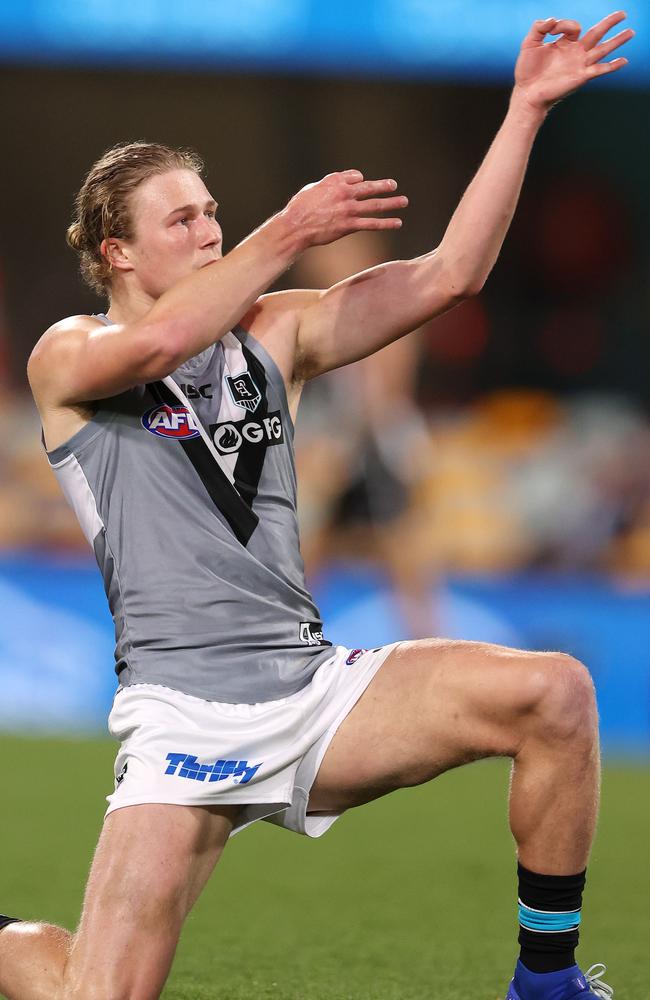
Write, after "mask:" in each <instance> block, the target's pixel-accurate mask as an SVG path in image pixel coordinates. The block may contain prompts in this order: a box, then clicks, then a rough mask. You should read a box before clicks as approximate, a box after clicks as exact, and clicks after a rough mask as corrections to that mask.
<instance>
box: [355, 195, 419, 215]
mask: <svg viewBox="0 0 650 1000" xmlns="http://www.w3.org/2000/svg"><path fill="white" fill-rule="evenodd" d="M408 203H409V200H408V198H407V197H406V196H405V195H403V194H401V195H399V196H398V197H396V198H366V200H365V201H360V202H359V203H358V205H357V211H358V212H359V214H363V215H371V214H372V215H374V213H375V212H395V211H399V209H401V208H406V207H407V205H408Z"/></svg>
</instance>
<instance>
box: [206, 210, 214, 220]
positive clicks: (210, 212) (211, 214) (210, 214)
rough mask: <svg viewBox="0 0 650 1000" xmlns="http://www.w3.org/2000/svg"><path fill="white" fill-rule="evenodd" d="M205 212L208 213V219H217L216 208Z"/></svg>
mask: <svg viewBox="0 0 650 1000" xmlns="http://www.w3.org/2000/svg"><path fill="white" fill-rule="evenodd" d="M205 214H206V215H207V217H208V219H216V217H217V213H216V212H215V210H214V209H209V210H208V211H207V212H206V213H205Z"/></svg>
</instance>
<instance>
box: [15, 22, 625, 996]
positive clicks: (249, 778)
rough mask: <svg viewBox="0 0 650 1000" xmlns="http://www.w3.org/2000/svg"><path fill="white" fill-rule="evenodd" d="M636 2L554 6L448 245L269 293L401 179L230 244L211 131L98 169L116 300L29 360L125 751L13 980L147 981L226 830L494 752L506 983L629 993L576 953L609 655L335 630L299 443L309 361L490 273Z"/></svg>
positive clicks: (126, 984)
mask: <svg viewBox="0 0 650 1000" xmlns="http://www.w3.org/2000/svg"><path fill="white" fill-rule="evenodd" d="M623 19H624V14H622V13H617V14H612V15H610V16H609V17H607V18H605V19H604V20H603V21H601V22H600V23H599V24H598V25H596V26H595V27H594V28H592V29H591V30H590V31H588V32H586V34H584V35H583V36H582V37H580V31H581V29H580V27H579V25H578V24H576V23H575V22H574V21H567V20H560V21H558V20H556V19H553V18H550V19H547V20H546V21H539V22H536V23H535V24H534V25H533V27H532V29H531V31H530V33H529V34H528V36H527V37H526V39H525V40H524V43H523V46H522V51H521V54H520V56H519V59H518V62H517V66H516V74H515V76H516V84H515V87H514V90H513V94H512V98H511V102H510V107H509V110H508V113H507V115H506V118H505V121H504V123H503V125H502V127H501V129H500V130H499V133H498V135H497V136H496V138H495V140H494V143H493V145H492V147H491V149H490V150H489V152H488V154H487V156H486V158H485V160H484V162H483V164H482V166H481V168H480V169H479V171H478V173H477V175H476V177H475V178H474V180H473V182H472V184H471V185H470V187H469V188H468V190H467V192H466V194H465V195H464V197H463V199H462V201H461V203H460V205H459V206H458V209H457V210H456V212H455V213H454V216H453V218H452V220H451V222H450V224H449V227H448V229H447V231H446V233H445V236H444V238H443V240H442V242H441V244H440V246H439V247H438V248H437V249H436V250H434V251H432V252H431V253H429V254H426V255H425V256H423V257H420V258H417V259H414V260H409V261H396V262H392V263H389V264H385V265H381V266H379V267H376V268H373V269H371V270H369V271H367V272H364V273H363V274H360V275H356V276H355V277H353V278H350V279H348V280H346V281H343V282H341V283H340V284H338V285H335V286H334V287H332V288H330V289H329V290H327V291H325V292H311V291H310V292H305V291H295V292H286V293H281V294H277V295H268V296H264V295H262V293H263V292H264V290H265V289H266V288H267V287H268V286H269V285H270V284H271V283H272V282H273V281H274V279H275V278H277V276H278V275H279V274H280V273H281V272H282V271H283V270H284V269H285V268H286V267H288V266H289V265H290V264H291V262H292V261H293V260H294V259H295V258H296V256H297V255H298V254H299V253H300V252H301V251H302V250H303V249H305V248H306V247H307V246H311V245H314V244H317V243H325V242H331V241H333V240H335V239H338V238H339V237H340V236H342V235H344V234H347V233H350V232H354V231H357V230H360V229H366V228H373V229H381V228H393V227H396V226H397V225H399V220H398V219H396V218H394V217H392V216H390V215H388V213H391V212H394V211H395V210H398V209H401V208H403V207H404V206H405V205H406V199H405V198H403V197H401V196H399V195H397V194H395V188H396V185H395V183H394V182H393V181H390V180H383V181H365V180H364V179H363V177H362V176H361V174H359V173H358V172H357V171H354V170H348V171H345V172H343V173H340V174H332V175H330V176H328V177H326V178H324V180H322V181H320V182H318V183H317V184H314V185H310V186H308V187H307V188H304V189H303V190H302V191H300V192H299V193H298V194H297V195H296V196H295V197H294V198H293V199H292V200H291V201H290V202H289V204H288V205H287V207H286V208H285V209H284V210H283V211H282V212H280V213H279V214H278V215H276V216H274V217H273V218H272V219H270V220H269V221H268V222H266V223H265V224H264V225H263V226H262V227H261V228H260V229H258V230H257V231H256V232H255V233H253V234H252V236H250V237H248V239H246V240H244V241H243V243H241V244H240V245H239V246H237V247H236V248H235V249H234V250H232V251H231V252H230V253H229V254H227V255H226V256H225V257H223V258H222V257H221V232H220V229H219V225H218V223H217V222H216V219H215V209H216V205H215V203H214V202H213V200H212V199H211V197H210V195H209V193H208V191H207V189H206V188H205V186H204V184H203V181H202V180H201V177H200V175H199V173H198V170H197V168H198V163H197V161H196V159H194V158H193V157H192V156H191V155H190V154H187V153H180V152H178V151H173V150H168V149H166V148H165V147H160V146H156V145H152V144H143V143H139V144H132V145H130V146H125V147H118V148H116V149H114V150H111V151H110V152H109V153H107V154H106V156H105V157H103V159H102V160H100V161H99V162H98V163H97V164H95V166H94V167H93V168H92V170H91V172H90V174H89V175H88V177H87V178H86V181H85V183H84V186H83V188H82V190H81V192H80V194H79V196H78V202H77V208H78V218H77V221H76V222H75V224H74V225H73V226H72V227H71V229H70V232H69V240H70V242H71V243H72V245H73V246H75V247H76V248H77V249H78V250H79V252H80V254H81V258H82V269H83V271H84V273H85V275H86V277H87V279H88V280H89V281H90V282H91V284H93V286H94V287H96V288H99V289H104V290H105V291H106V292H107V293H108V295H109V298H110V308H109V310H108V313H107V315H106V316H103V315H99V316H92V317H91V316H75V317H73V318H71V319H67V320H64V321H63V322H61V323H58V324H56V325H55V326H54V327H52V328H51V329H50V330H48V331H47V333H46V334H45V335H44V336H43V337H42V338H41V340H40V341H39V343H38V344H37V346H36V348H35V349H34V352H33V354H32V357H31V359H30V363H29V377H30V381H31V384H32V387H33V391H34V396H35V398H36V401H37V404H38V407H39V410H40V413H41V417H42V423H43V430H44V442H45V446H46V448H47V450H48V455H49V458H50V462H51V464H52V466H53V468H54V470H55V472H56V474H57V476H58V478H59V479H60V482H61V485H62V487H63V489H64V491H65V492H66V495H67V496H68V498H69V500H70V502H71V504H72V506H73V507H74V509H75V511H76V512H77V514H78V516H79V519H80V522H81V525H82V528H83V530H84V532H85V533H86V535H87V538H88V540H89V542H90V543H91V545H92V546H93V548H94V551H95V555H96V557H97V560H98V562H99V565H100V568H101V570H102V572H103V575H104V582H105V587H106V591H107V595H108V598H109V603H110V606H111V610H112V612H113V616H114V619H115V626H116V635H117V649H116V659H117V671H118V676H119V680H120V688H119V691H118V693H117V695H116V697H115V702H114V706H113V709H112V711H111V716H110V721H109V725H110V730H111V732H112V733H113V735H114V736H116V737H117V738H118V739H119V740H120V742H121V747H120V751H119V754H118V757H117V761H116V768H115V771H116V787H115V792H114V794H113V795H112V796H111V797H110V799H109V802H110V806H109V810H108V814H107V818H106V821H105V823H104V827H103V830H102V834H101V837H100V840H99V844H98V847H97V851H96V855H95V858H94V862H93V866H92V870H91V874H90V877H89V881H88V886H87V890H86V898H85V903H84V909H83V914H82V918H81V922H80V925H79V928H78V930H77V932H76V933H75V934H70V933H68V932H67V931H65V930H63V929H61V928H58V927H53V926H51V925H47V924H40V923H28V922H23V921H19V920H16V919H15V918H14V919H10V918H7V917H5V918H1V919H0V924H2V925H3V929H2V931H0V991H1V992H2V993H3V994H4V995H5V996H6V997H8V998H10V1000H55V998H56V1000H62V998H65V1000H100V998H101V1000H109V998H110V1000H118V998H119V1000H127V998H128V1000H154V998H156V997H159V996H160V993H161V991H162V989H163V985H164V983H165V980H166V978H167V975H168V972H169V969H170V966H171V963H172V959H173V955H174V951H175V948H176V944H177V940H178V936H179V934H180V931H181V928H182V925H183V922H184V920H185V918H186V916H187V914H188V913H189V911H190V909H191V907H192V905H193V904H194V902H195V900H196V899H197V897H198V896H199V894H200V892H201V890H202V888H203V886H204V885H205V883H206V880H207V879H208V878H209V876H210V873H211V871H212V870H213V868H214V865H215V863H216V861H217V860H218V858H219V856H220V854H221V852H222V850H223V847H224V845H225V843H226V840H227V839H228V836H229V835H230V833H231V832H232V831H233V829H236V828H241V827H242V826H243V825H245V824H246V823H249V822H252V821H253V820H255V819H259V818H262V817H264V816H267V817H268V816H272V817H273V820H274V821H275V822H278V823H280V824H281V825H283V826H285V827H287V828H289V829H293V830H297V831H300V832H307V833H309V834H311V835H312V836H318V835H320V833H322V832H324V830H325V829H326V828H327V826H329V825H330V824H331V823H332V822H333V821H334V819H335V818H336V816H337V815H338V814H340V813H341V812H343V811H344V810H345V809H348V808H350V807H352V806H356V805H359V804H361V803H363V802H366V801H368V800H369V799H372V798H374V797H376V796H378V795H382V794H384V793H386V792H388V791H390V790H392V789H395V788H399V787H403V786H405V785H413V784H417V783H420V782H424V781H427V780H429V779H431V778H433V777H435V776H436V775H438V774H440V773H442V772H443V771H446V770H448V769H449V768H452V767H455V766H457V765H459V764H462V763H466V762H469V761H472V760H476V759H478V758H482V757H489V756H509V757H511V758H512V759H513V774H512V786H511V795H510V823H511V828H512V832H513V835H514V838H515V840H516V843H517V849H518V859H519V897H520V923H521V932H520V944H521V956H520V961H519V962H518V964H517V970H516V973H515V978H514V980H513V982H512V984H511V986H510V989H509V992H508V997H509V998H512V1000H569V998H572V997H574V996H578V995H580V997H602V996H606V995H609V994H608V993H607V992H606V991H607V990H608V989H609V988H608V987H605V986H604V985H602V984H599V983H598V981H597V980H596V979H595V977H589V979H588V980H587V979H586V978H585V977H584V976H583V974H582V973H581V972H580V969H579V968H578V967H577V966H576V965H575V964H574V963H575V959H574V948H575V946H576V944H577V937H578V934H577V928H578V924H579V921H580V905H581V895H582V887H583V885H584V873H585V867H586V863H587V856H588V852H589V847H590V844H591V840H592V836H593V831H594V825H595V820H596V811H597V799H598V780H599V779H598V770H599V758H598V745H597V744H598V736H597V718H596V707H595V702H594V694H593V688H592V684H591V680H590V678H589V674H588V672H587V671H586V669H585V668H584V667H583V666H582V665H581V664H579V663H578V662H576V661H575V660H573V659H572V658H571V657H569V656H565V655H563V654H560V653H526V652H521V651H519V650H508V649H504V648H500V647H494V646H488V645H485V644H481V643H464V642H446V641H443V640H434V639H432V640H425V641H420V642H404V643H401V644H398V645H396V646H394V647H390V648H387V649H379V650H371V651H366V650H354V651H350V650H344V649H342V648H341V647H338V648H336V649H335V650H333V649H332V648H331V646H330V645H329V643H327V641H326V640H325V639H324V637H323V626H322V623H321V621H320V619H319V616H318V611H317V609H316V608H315V606H314V605H313V603H312V601H311V598H310V596H309V594H308V593H307V591H306V589H305V586H304V581H303V578H302V564H301V561H300V555H299V549H298V534H297V527H296V518H295V477H294V470H293V464H292V452H291V438H292V418H293V417H294V416H295V413H296V409H297V405H298V398H299V395H300V390H301V386H302V385H303V383H304V382H305V380H306V379H308V378H312V377H314V376H315V375H318V374H319V373H321V372H325V371H327V370H328V369H331V368H334V367H336V366H340V365H344V364H348V363H349V362H352V361H355V360H357V359H358V358H361V357H364V356H366V355H368V354H371V353H372V352H374V351H377V350H379V348H381V347H382V346H384V345H385V344H387V343H389V342H390V341H392V340H394V339H395V338H397V337H399V336H401V335H402V334H404V333H406V332H408V331H409V330H412V329H414V328H416V327H417V326H419V325H420V324H422V323H423V322H425V321H426V320H428V319H430V318H431V317H433V316H436V315H437V314H439V313H441V312H443V311H444V310H446V309H449V308H451V307H452V306H453V305H454V304H455V303H457V302H459V301H460V300H461V299H463V298H464V297H466V296H469V295H472V294H475V293H476V292H478V291H479V289H480V288H481V287H482V285H483V283H484V281H485V279H486V278H487V275H488V274H489V272H490V269H491V268H492V265H493V264H494V261H495V259H496V257H497V254H498V252H499V249H500V247H501V244H502V241H503V239H504V237H505V234H506V231H507V228H508V225H509V223H510V220H511V218H512V214H513V212H514V209H515V205H516V202H517V199H518V195H519V190H520V186H521V183H522V179H523V176H524V172H525V169H526V164H527V160H528V155H529V152H530V149H531V146H532V143H533V140H534V137H535V135H536V133H537V130H538V129H539V127H540V125H541V123H542V121H543V119H544V117H545V115H546V113H547V111H548V109H549V108H550V107H551V105H552V104H553V103H554V102H555V101H557V100H559V99H560V98H562V97H563V96H565V95H566V94H568V93H569V92H570V91H572V90H574V89H576V88H577V87H579V86H581V85H582V84H583V83H585V82H586V81H588V80H589V79H591V78H592V77H596V76H600V75H602V74H605V73H608V72H612V71H614V70H617V69H619V68H620V67H621V66H623V65H624V64H625V62H626V60H625V59H621V58H617V59H615V60H614V61H613V62H610V63H607V62H603V61H602V60H603V59H604V58H605V57H607V56H608V55H609V54H610V53H611V52H613V51H614V50H616V49H617V48H618V47H619V46H620V45H622V44H623V43H624V42H626V41H627V40H628V39H629V38H630V37H631V36H632V32H631V31H629V30H627V31H622V32H620V33H619V34H618V35H617V36H616V37H615V38H613V39H611V40H609V41H606V42H603V41H602V39H603V37H604V36H605V34H606V33H607V32H608V31H609V29H610V28H611V27H613V26H614V25H615V24H617V23H619V22H620V21H622V20H623ZM547 34H554V35H559V36H560V37H559V38H558V40H557V41H555V42H553V43H552V44H544V39H545V37H546V35H547ZM385 216H387V217H385ZM260 296H261V297H260ZM352 761H353V762H354V765H353V766H352V764H351V762H352Z"/></svg>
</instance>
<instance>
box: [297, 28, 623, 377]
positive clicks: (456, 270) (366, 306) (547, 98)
mask: <svg viewBox="0 0 650 1000" xmlns="http://www.w3.org/2000/svg"><path fill="white" fill-rule="evenodd" d="M624 18H625V14H624V13H623V12H622V11H619V12H617V13H614V14H610V15H609V16H608V17H606V18H604V19H603V20H602V21H600V22H599V23H598V24H596V25H595V26H594V27H593V28H591V30H590V31H587V32H586V33H585V34H584V35H583V36H582V37H580V31H581V29H580V25H579V24H577V22H576V21H569V20H558V19H556V18H548V19H547V20H546V21H536V22H535V23H534V24H533V26H532V28H531V30H530V31H529V33H528V35H527V36H526V38H525V39H524V41H523V43H522V47H521V52H520V54H519V58H518V60H517V65H516V68H515V86H514V89H513V92H512V96H511V100H510V106H509V109H508V113H507V115H506V117H505V120H504V122H503V124H502V126H501V128H500V129H499V131H498V133H497V135H496V137H495V139H494V141H493V143H492V145H491V147H490V149H489V151H488V153H487V155H486V157H485V159H484V160H483V163H482V164H481V167H480V169H479V170H478V172H477V174H476V176H475V177H474V179H473V181H472V183H471V184H470V185H469V187H468V189H467V191H466V192H465V194H464V196H463V198H462V200H461V202H460V204H459V205H458V208H457V209H456V211H455V212H454V215H453V216H452V219H451V221H450V223H449V226H448V227H447V230H446V232H445V235H444V237H443V239H442V242H441V243H440V245H439V246H438V247H437V249H435V250H433V251H431V252H430V253H428V254H425V255H424V256H423V257H417V258H415V259H414V260H409V261H392V262H390V263H388V264H380V265H379V266H378V267H374V268H371V269H370V270H368V271H364V272H362V273H361V274H357V275H354V276H353V277H351V278H348V279H346V280H345V281H342V282H340V283H339V284H337V285H334V286H333V287H332V288H330V289H328V290H327V291H325V292H323V293H321V295H320V297H319V298H318V299H317V301H316V302H315V303H314V304H313V305H310V306H309V307H308V308H306V309H305V311H304V313H303V314H302V317H301V319H300V327H299V333H298V354H297V369H296V378H298V379H306V378H311V377H313V376H315V375H318V374H320V373H321V372H323V371H328V370H329V369H331V368H336V367H339V366H340V365H345V364H348V363H350V362H352V361H357V360H358V359H359V358H363V357H366V356H367V355H369V354H372V353H374V352H375V351H377V350H379V349H380V348H381V347H384V346H385V345H386V344H388V343H390V342H391V341H393V340H395V339H397V338H398V337H400V336H402V335H403V334H405V333H408V332H409V331H411V330H414V329H416V328H417V327H418V326H421V325H422V323H424V322H426V321H427V320H430V319H432V318H433V317H435V316H437V315H439V314H440V313H443V312H445V311H446V310H447V309H450V308H451V307H452V306H454V305H456V304H457V303H458V302H459V301H461V300H462V299H464V298H466V297H468V296H471V295H475V294H476V293H478V292H479V291H480V290H481V288H482V287H483V284H484V282H485V280H486V278H487V276H488V275H489V273H490V271H491V270H492V267H493V265H494V263H495V261H496V259H497V256H498V254H499V251H500V249H501V246H502V244H503V240H504V238H505V235H506V233H507V231H508V227H509V225H510V222H511V220H512V216H513V214H514V211H515V208H516V205H517V201H518V199H519V193H520V191H521V185H522V182H523V179H524V174H525V172H526V167H527V164H528V158H529V155H530V151H531V148H532V145H533V142H534V139H535V136H536V134H537V131H538V130H539V128H540V126H541V124H542V122H543V120H544V118H545V116H546V114H547V112H548V110H549V108H550V107H551V106H552V105H553V104H554V103H555V102H556V101H558V100H560V99H561V98H562V97H565V96H566V95H567V94H569V93H571V92H572V91H574V90H576V89H577V88H578V87H580V86H582V85H583V84H584V83H586V82H587V81H588V80H590V79H593V78H594V77H598V76H602V75H604V74H605V73H611V72H614V71H615V70H617V69H620V68H621V67H622V66H624V65H625V64H626V63H627V60H626V59H624V58H617V59H614V60H612V61H611V62H602V60H603V59H604V58H605V57H606V56H608V55H609V54H610V53H611V52H613V51H614V50H615V49H617V48H618V47H619V46H621V45H623V44H624V43H625V42H627V41H628V40H629V39H630V38H631V37H632V36H633V34H634V32H633V31H631V30H630V29H627V30H624V31H621V32H619V33H618V34H617V35H616V36H614V37H613V38H611V39H609V40H608V41H606V42H603V41H602V39H603V37H604V36H605V35H606V34H607V32H608V31H609V30H610V29H611V28H612V27H613V26H614V25H616V24H618V23H619V22H620V21H622V20H624ZM548 34H553V35H560V36H561V37H560V38H559V39H558V40H557V41H555V42H553V43H551V44H545V43H544V39H545V37H546V35H548Z"/></svg>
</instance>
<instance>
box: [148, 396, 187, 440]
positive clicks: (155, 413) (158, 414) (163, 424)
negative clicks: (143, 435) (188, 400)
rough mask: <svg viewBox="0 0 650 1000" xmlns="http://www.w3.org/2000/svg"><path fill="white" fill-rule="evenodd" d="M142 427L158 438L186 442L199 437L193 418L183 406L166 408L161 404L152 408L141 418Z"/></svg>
mask: <svg viewBox="0 0 650 1000" xmlns="http://www.w3.org/2000/svg"><path fill="white" fill-rule="evenodd" d="M142 426H143V427H144V429H145V430H147V431H149V432H150V433H151V434H157V435H158V437H164V438H174V439H175V440H177V441H179V440H180V441H188V440H189V439H190V438H196V437H200V433H199V430H198V428H197V426H196V424H195V422H194V417H193V416H192V414H191V413H190V412H189V411H188V410H187V408H186V407H185V406H180V405H179V406H168V405H167V404H166V403H161V404H159V405H158V406H153V407H152V408H151V409H150V410H147V412H146V413H144V414H143V416H142Z"/></svg>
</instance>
